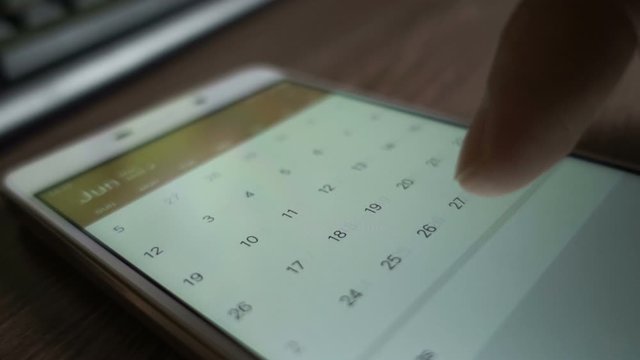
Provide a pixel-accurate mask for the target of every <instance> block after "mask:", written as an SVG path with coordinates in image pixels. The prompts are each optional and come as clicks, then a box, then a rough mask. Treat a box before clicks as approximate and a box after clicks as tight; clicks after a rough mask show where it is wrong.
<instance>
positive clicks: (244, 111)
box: [37, 82, 326, 227]
mask: <svg viewBox="0 0 640 360" xmlns="http://www.w3.org/2000/svg"><path fill="white" fill-rule="evenodd" d="M324 96H326V93H325V92H323V91H320V90H316V89H312V88H308V87H305V86H300V85H295V84H291V83H286V82H284V83H281V84H278V85H275V86H273V87H271V88H269V89H267V90H265V91H263V92H260V93H258V94H256V95H253V96H251V97H249V98H247V99H245V100H242V101H240V102H237V103H235V104H233V105H231V106H228V107H226V108H224V109H223V110H221V111H218V112H216V113H214V114H211V115H208V116H206V117H204V118H201V119H199V120H196V121H194V122H192V123H191V124H189V125H187V126H185V127H182V128H180V129H179V130H177V131H174V132H172V133H170V134H168V135H165V136H163V137H161V138H159V139H156V140H154V141H152V142H150V143H148V144H146V145H143V146H141V147H139V148H137V149H135V150H132V151H130V152H128V153H126V154H124V155H122V156H120V157H117V158H115V159H113V160H110V161H108V162H106V163H104V164H102V165H99V166H97V167H95V168H93V169H91V170H88V171H86V172H84V173H82V174H80V175H77V176H75V177H73V178H71V179H69V180H67V181H65V182H63V183H61V184H59V185H56V186H54V187H53V188H50V189H48V190H45V191H43V192H41V193H40V194H38V195H37V196H38V197H39V198H40V199H41V200H42V201H44V202H45V203H47V204H48V205H50V206H51V207H53V208H54V209H56V210H57V211H58V212H59V213H61V214H62V215H64V216H65V217H67V218H69V219H70V220H72V221H73V222H75V223H77V224H78V225H80V226H82V227H86V226H88V225H90V224H92V223H93V222H95V221H97V220H98V219H100V218H102V217H104V216H106V215H108V214H111V213H113V212H114V211H116V210H117V209H119V208H121V207H123V206H125V205H127V204H129V203H131V202H132V201H134V200H136V199H138V198H139V197H141V196H143V195H144V194H146V193H148V192H150V191H152V190H153V189H155V188H157V187H159V186H161V185H163V184H166V183H167V182H169V181H171V180H173V179H174V178H176V177H178V176H180V175H181V174H183V173H185V172H187V171H189V169H191V168H193V167H195V166H197V165H199V164H200V163H202V162H204V161H208V160H210V159H211V158H213V157H215V156H216V155H218V154H220V153H222V152H224V151H225V150H228V149H229V148H231V147H233V146H235V145H237V144H238V143H240V142H242V141H244V140H246V139H248V138H250V137H252V136H253V135H255V134H256V133H257V132H260V131H262V130H264V129H266V128H268V127H270V126H272V125H274V124H275V123H277V122H279V121H281V120H283V119H285V118H287V117H288V116H291V115H293V114H295V113H296V112H298V111H300V110H302V109H304V108H305V107H307V106H309V105H310V104H312V103H314V102H316V101H318V100H320V99H321V98H323V97H324Z"/></svg>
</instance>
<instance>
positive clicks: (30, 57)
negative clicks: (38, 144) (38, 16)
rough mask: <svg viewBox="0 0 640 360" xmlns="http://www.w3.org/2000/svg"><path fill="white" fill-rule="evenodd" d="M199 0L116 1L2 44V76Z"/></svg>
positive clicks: (48, 61) (11, 75)
mask: <svg viewBox="0 0 640 360" xmlns="http://www.w3.org/2000/svg"><path fill="white" fill-rule="evenodd" d="M197 2H202V1H201V0H161V1H160V0H134V1H132V0H128V1H117V2H113V4H111V5H108V6H105V7H104V9H100V10H97V11H95V14H94V13H93V11H88V12H90V13H91V14H87V15H88V16H79V18H72V19H70V20H68V21H65V22H62V23H61V24H60V25H56V26H52V27H51V28H50V29H47V31H46V32H40V33H34V34H33V35H31V36H28V37H27V39H25V41H16V42H12V43H11V44H10V46H4V47H0V64H1V67H0V77H2V78H4V79H5V80H9V81H11V80H16V79H19V78H21V77H24V76H25V75H28V74H30V73H33V72H34V71H36V70H40V69H42V68H44V67H46V66H48V65H51V64H53V63H55V62H56V61H59V60H62V59H64V58H65V57H68V56H70V55H74V54H76V53H79V52H81V51H82V50H85V49H88V48H90V47H92V46H95V45H98V44H100V43H102V42H105V41H108V40H110V39H112V38H114V37H116V36H119V35H122V34H124V33H126V32H128V31H132V30H135V29H136V28H138V27H140V26H142V25H145V24H148V23H149V22H150V21H153V20H155V19H157V18H159V17H161V16H163V15H167V14H171V13H173V12H175V11H177V10H180V9H181V8H183V7H185V6H186V5H190V4H194V3H197ZM52 4H53V3H52ZM81 15H82V14H81Z"/></svg>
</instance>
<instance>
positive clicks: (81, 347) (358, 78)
mask: <svg viewBox="0 0 640 360" xmlns="http://www.w3.org/2000/svg"><path fill="white" fill-rule="evenodd" d="M515 3H516V0H490V1H479V0H475V1H474V0H394V1H388V0H321V1H320V0H282V1H279V2H277V3H275V4H272V5H270V6H268V7H266V8H264V9H263V10H261V11H259V12H257V13H255V14H253V15H251V16H249V17H247V18H244V19H243V20H241V21H239V22H236V23H234V24H233V25H231V26H228V27H226V28H225V29H223V30H222V31H219V32H216V33H214V34H211V35H209V36H207V37H205V38H204V39H202V40H201V41H199V42H197V43H195V44H193V45H192V46H189V47H188V48H186V49H183V50H182V51H180V52H178V53H177V54H176V55H174V56H173V57H171V58H169V59H167V60H165V61H162V62H160V63H158V64H155V65H154V66H151V67H149V68H148V69H146V70H145V71H143V72H142V73H140V74H137V75H135V76H133V77H131V78H129V79H127V80H125V81H122V82H120V83H119V84H117V85H115V86H112V87H110V88H109V89H108V90H106V91H103V92H101V93H100V94H98V95H96V96H92V97H91V98H90V99H88V100H86V101H84V102H83V103H82V104H79V105H76V106H74V107H73V108H71V109H68V110H66V111H64V112H61V113H59V114H56V115H54V116H52V117H50V119H48V120H47V123H46V124H40V125H38V126H37V127H32V128H29V129H27V130H24V131H21V132H20V133H18V134H15V135H13V136H12V137H10V138H8V139H4V140H3V141H2V143H0V173H5V172H6V171H7V170H8V168H10V167H11V166H13V165H15V164H16V163H18V162H21V161H23V160H25V159H28V158H30V157H32V156H34V155H36V154H38V153H40V152H42V151H45V150H47V149H51V148H53V147H57V146H60V145H61V144H63V143H65V142H68V141H70V140H72V139H73V138H75V137H77V136H79V135H82V134H86V133H89V132H92V131H95V130H97V129H100V128H103V127H105V126H107V125H108V124H110V123H113V122H114V121H116V120H118V119H120V118H122V117H123V116H126V115H128V114H131V113H133V112H136V111H139V110H142V109H144V108H145V107H147V106H150V105H152V104H155V103H157V102H159V101H162V100H163V99H166V98H168V97H170V96H172V95H175V94H177V93H180V92H182V91H184V90H187V89H189V88H191V87H193V86H196V85H199V84H203V83H205V82H207V81H209V80H210V79H214V78H215V77H216V76H219V75H220V74H222V73H224V72H226V71H228V70H231V69H233V68H235V67H238V66H242V65H246V64H250V63H256V62H260V63H270V64H275V65H277V66H281V67H284V68H290V69H294V70H298V71H302V72H305V73H309V74H312V75H315V76H318V77H320V78H325V79H329V80H332V81H334V82H338V83H343V84H346V85H348V86H351V87H355V88H359V89H362V90H364V91H367V92H372V93H377V94H381V95H383V96H387V97H390V98H393V99H397V100H400V101H402V102H405V103H408V104H410V105H413V106H418V107H428V108H432V109H435V110H438V111H440V112H445V113H450V114H452V115H455V116H457V117H459V118H462V119H468V118H469V117H471V116H472V115H473V113H474V111H475V109H476V107H477V106H478V103H479V101H480V98H481V96H482V91H483V87H484V82H485V80H486V77H487V73H488V69H489V65H490V63H491V59H492V56H493V52H494V50H495V47H496V44H497V41H498V36H499V33H500V29H501V27H502V26H503V25H504V23H505V21H506V19H507V17H508V15H509V14H510V12H511V11H512V10H513V7H514V5H515ZM638 79H640V62H638V61H637V59H636V61H634V63H633V64H632V66H631V68H630V69H629V71H628V73H627V75H626V78H625V79H624V81H623V83H622V84H621V85H620V86H619V88H618V89H617V92H616V94H615V96H614V97H613V99H612V100H611V101H610V102H609V104H608V105H607V107H606V109H605V111H603V112H602V114H601V115H600V119H599V121H598V122H597V123H596V124H595V125H594V126H593V127H592V129H591V130H590V131H589V132H588V134H587V135H586V136H585V138H584V140H583V141H582V143H581V144H580V149H581V150H583V151H586V152H589V153H592V154H595V155H596V156H599V157H603V158H609V159H612V160H614V161H617V162H619V163H622V164H627V166H630V167H633V168H635V169H638V168H640V166H639V165H640V121H638V120H640V119H638V118H639V117H640V102H638V101H636V99H637V97H638V94H640V81H638ZM44 241H46V239H44ZM179 357H180V356H179V355H178V354H177V353H176V352H175V351H174V350H172V349H171V348H170V347H169V346H168V345H167V344H166V343H165V342H164V341H162V340H161V339H160V338H158V337H157V336H156V335H154V333H153V332H151V331H150V330H148V329H147V328H146V327H144V326H143V325H142V324H141V323H140V322H139V321H138V320H137V319H136V318H134V317H133V316H131V315H129V314H127V313H126V312H125V311H123V309H122V308H121V307H120V306H119V305H118V304H117V303H116V302H114V301H113V300H112V299H110V298H109V297H108V296H106V295H104V294H103V293H102V292H101V291H100V290H99V289H98V288H97V287H96V286H94V284H93V283H91V282H90V281H88V280H87V279H85V278H84V277H83V276H82V274H80V273H79V271H78V270H76V269H75V268H74V267H72V266H70V265H68V264H67V263H66V262H65V261H64V259H61V258H60V257H58V256H57V255H54V254H53V253H52V252H51V251H50V250H49V249H48V248H47V247H46V246H44V245H43V240H39V239H37V238H36V237H35V236H34V235H32V234H31V233H29V231H28V230H27V229H23V228H21V227H20V226H19V224H18V223H17V221H16V220H15V219H14V218H13V216H12V214H11V213H10V211H9V210H8V209H7V204H5V203H3V202H1V201H0V359H65V358H71V359H129V358H134V359H144V358H153V359H176V358H179Z"/></svg>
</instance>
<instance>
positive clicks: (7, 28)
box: [0, 19, 16, 42]
mask: <svg viewBox="0 0 640 360" xmlns="http://www.w3.org/2000/svg"><path fill="white" fill-rule="evenodd" d="M15 34H16V29H15V27H14V26H13V25H12V24H11V23H10V22H8V21H6V20H2V19H0V42H2V41H5V40H9V39H11V38H12V37H14V36H15Z"/></svg>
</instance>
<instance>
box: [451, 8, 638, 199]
mask: <svg viewBox="0 0 640 360" xmlns="http://www.w3.org/2000/svg"><path fill="white" fill-rule="evenodd" d="M638 20H640V1H636V0H614V1H611V0H523V1H522V2H521V3H520V4H519V6H518V7H517V8H516V10H515V12H514V13H513V15H512V16H511V18H510V19H509V22H508V23H507V25H506V27H505V29H504V30H503V33H502V37H501V40H500V44H499V47H498V50H497V53H496V57H495V59H494V63H493V67H492V69H491V73H490V76H489V81H488V85H487V90H486V93H485V97H484V100H483V104H482V106H481V107H480V110H479V111H478V113H477V114H476V116H475V119H474V121H473V123H472V125H471V127H470V129H469V132H468V134H467V137H466V139H465V141H464V144H463V147H462V152H461V154H460V158H459V160H458V168H457V171H456V179H457V180H458V181H459V182H460V184H461V186H462V187H463V188H465V189H466V190H468V191H470V192H473V193H476V194H481V195H499V194H503V193H506V192H510V191H513V190H515V189H518V188H520V187H522V186H524V185H526V184H528V183H530V182H531V181H532V180H534V179H535V178H536V177H537V176H539V175H540V174H541V173H543V172H544V171H546V170H547V169H548V168H550V167H551V166H552V165H553V164H555V163H556V162H558V161H559V160H560V159H562V158H563V157H565V156H566V155H567V154H568V153H569V152H571V150H572V149H573V148H574V146H575V144H576V143H577V142H578V140H579V139H580V136H581V134H582V133H583V132H584V131H585V130H586V129H587V127H588V125H589V124H590V123H591V122H592V121H593V120H594V119H595V116H596V114H597V112H598V111H599V109H600V108H601V106H602V104H603V103H604V102H605V100H606V99H607V97H608V96H609V94H610V93H611V92H612V90H613V88H614V87H615V85H616V84H617V82H618V81H619V79H620V78H621V77H622V75H623V73H624V70H625V69H626V67H627V65H628V63H629V62H630V60H631V58H632V57H633V55H634V53H635V50H636V48H637V46H638V35H637V34H638V29H639V28H640V27H639V26H637V25H638V24H640V21H638Z"/></svg>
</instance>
